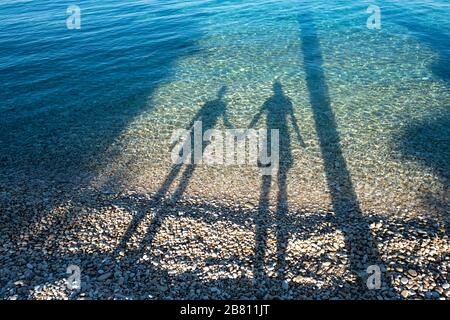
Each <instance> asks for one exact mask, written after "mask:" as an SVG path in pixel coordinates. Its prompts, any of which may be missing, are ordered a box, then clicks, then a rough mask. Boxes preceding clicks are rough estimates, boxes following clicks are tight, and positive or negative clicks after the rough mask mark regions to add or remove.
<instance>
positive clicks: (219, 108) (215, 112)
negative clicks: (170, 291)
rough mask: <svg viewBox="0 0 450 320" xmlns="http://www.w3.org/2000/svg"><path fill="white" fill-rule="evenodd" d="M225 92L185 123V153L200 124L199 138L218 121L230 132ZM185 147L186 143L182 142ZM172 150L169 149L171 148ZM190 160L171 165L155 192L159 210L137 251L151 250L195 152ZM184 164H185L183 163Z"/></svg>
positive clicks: (190, 171)
mask: <svg viewBox="0 0 450 320" xmlns="http://www.w3.org/2000/svg"><path fill="white" fill-rule="evenodd" d="M226 92H227V87H226V86H222V87H221V88H220V89H219V91H218V93H217V98H216V99H214V100H211V101H207V102H206V103H205V104H204V105H203V106H202V107H201V108H200V110H199V111H198V112H197V113H196V114H195V116H194V117H193V118H192V120H191V122H190V123H189V126H188V128H189V129H188V130H189V133H188V135H190V139H187V141H189V143H190V145H189V146H187V147H189V150H193V149H195V148H196V146H195V145H193V144H195V135H196V134H199V133H198V132H196V130H194V129H196V128H197V129H198V127H197V125H198V124H201V126H200V128H201V129H200V134H201V138H203V136H204V134H205V132H207V131H208V130H210V129H213V128H214V127H215V126H216V124H217V122H218V121H219V119H220V118H222V119H223V123H224V126H225V127H227V128H231V127H232V125H231V123H230V121H229V119H228V116H227V105H226V103H225V101H224V97H225V94H226ZM199 142H200V143H201V146H200V150H201V155H202V154H203V152H204V151H205V149H206V147H207V146H208V143H205V142H203V139H200V141H199ZM185 143H186V142H185ZM172 147H173V145H172ZM188 156H189V157H190V162H189V163H188V164H185V163H177V164H174V165H173V166H172V168H171V170H170V172H169V174H168V175H167V177H166V179H165V180H164V182H163V183H162V185H161V187H160V188H159V189H158V191H157V192H156V194H155V196H154V197H153V199H152V202H155V201H156V202H161V210H160V211H159V212H158V213H157V214H156V215H155V217H154V218H153V220H152V223H151V224H150V226H149V227H148V230H147V232H146V235H145V237H144V240H143V241H142V243H141V246H140V248H143V247H144V246H151V243H152V241H153V238H154V236H155V235H156V233H157V232H158V230H159V228H160V227H161V225H162V223H163V222H164V220H165V219H166V218H167V216H168V215H169V213H170V210H168V206H171V205H172V204H173V203H175V202H177V201H178V200H179V199H180V197H181V196H182V195H183V193H184V192H185V190H186V188H187V186H188V184H189V181H190V180H191V178H192V175H193V173H194V171H195V169H196V168H197V165H198V163H197V160H198V159H196V155H195V152H190V153H189V154H188ZM183 162H186V161H183ZM183 167H185V169H184V171H183V173H182V174H181V176H180V178H179V179H178V185H177V187H176V188H175V191H174V192H173V194H172V196H171V197H170V200H169V202H166V201H163V200H164V197H165V196H166V194H167V193H168V192H169V189H170V187H171V186H172V185H173V184H174V182H175V180H176V179H177V177H178V175H179V173H180V172H181V171H182V168H183ZM149 208H150V204H149V206H148V207H147V208H144V210H142V211H141V212H140V213H138V214H137V215H136V216H135V217H133V220H132V222H131V223H130V225H129V227H128V229H127V231H126V232H125V234H124V236H123V237H122V239H121V241H120V244H119V245H118V246H117V249H116V251H118V250H121V249H123V248H124V247H125V246H126V243H127V242H128V241H129V240H130V238H131V237H132V235H133V234H134V233H135V232H136V229H137V226H138V225H139V224H140V222H141V221H142V220H143V219H144V217H145V216H146V214H147V211H148V210H149Z"/></svg>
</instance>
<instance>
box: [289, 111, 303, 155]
mask: <svg viewBox="0 0 450 320" xmlns="http://www.w3.org/2000/svg"><path fill="white" fill-rule="evenodd" d="M290 113H291V120H292V126H293V127H294V130H295V134H296V135H297V139H298V142H299V143H300V145H301V146H302V147H303V148H305V147H306V144H305V141H304V140H303V138H302V135H301V133H300V128H299V127H298V123H297V118H296V117H295V114H294V110H293V109H292V108H291V112H290Z"/></svg>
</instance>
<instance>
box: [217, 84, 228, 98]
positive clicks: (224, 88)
mask: <svg viewBox="0 0 450 320" xmlns="http://www.w3.org/2000/svg"><path fill="white" fill-rule="evenodd" d="M227 90H228V88H227V86H222V87H221V88H220V89H219V91H218V92H217V98H219V99H222V98H223V97H224V96H225V94H226V93H227Z"/></svg>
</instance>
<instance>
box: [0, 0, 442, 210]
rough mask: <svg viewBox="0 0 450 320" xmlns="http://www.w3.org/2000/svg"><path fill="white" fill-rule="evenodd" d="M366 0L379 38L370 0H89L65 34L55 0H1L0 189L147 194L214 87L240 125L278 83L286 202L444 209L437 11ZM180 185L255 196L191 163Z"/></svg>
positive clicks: (193, 190)
mask: <svg viewBox="0 0 450 320" xmlns="http://www.w3.org/2000/svg"><path fill="white" fill-rule="evenodd" d="M377 3H378V5H379V6H380V7H381V14H382V17H381V19H382V20H381V23H382V26H381V29H380V30H369V29H368V28H367V26H366V20H367V18H368V17H369V14H368V13H366V9H367V7H368V6H369V5H370V4H372V2H371V1H362V2H358V4H349V2H348V1H337V0H333V1H327V2H326V3H323V1H291V0H283V1H275V0H271V1H270V0H258V1H252V3H248V2H247V1H190V2H188V3H187V2H181V1H128V2H123V1H111V0H108V1H102V2H101V3H100V2H95V1H90V0H89V1H84V2H83V3H82V4H80V7H81V29H80V30H68V29H67V28H66V22H65V19H66V17H67V14H66V8H67V3H66V2H64V1H60V0H51V1H46V2H45V3H42V2H37V1H3V2H2V4H1V5H0V20H1V21H2V28H1V29H0V44H1V48H2V49H1V54H0V79H1V82H2V90H1V91H0V98H1V101H2V104H1V105H0V111H1V113H2V117H1V119H0V123H1V128H2V130H1V132H0V151H1V152H0V163H1V167H2V170H1V176H0V177H1V180H0V181H1V184H0V187H1V188H2V189H5V190H8V188H10V186H11V184H12V182H11V181H13V180H14V181H15V182H17V181H19V183H20V182H21V181H22V182H23V181H26V182H27V183H28V182H29V180H28V179H29V177H34V178H36V179H37V180H40V181H41V180H43V181H45V183H46V184H51V183H53V181H55V179H56V180H59V181H62V182H68V183H73V181H83V182H79V184H80V186H81V185H82V184H83V185H84V184H85V183H88V184H90V183H94V184H95V185H96V186H100V187H106V186H107V188H118V189H120V188H125V189H133V190H134V189H137V190H140V192H150V191H156V190H158V188H159V187H160V186H161V184H163V183H164V181H167V177H168V174H169V172H170V170H171V169H173V167H172V165H171V163H170V151H169V143H168V140H169V138H170V135H171V133H172V131H173V130H174V129H178V128H185V127H186V126H187V125H188V124H189V123H190V122H191V119H192V118H193V117H194V115H195V114H196V113H197V112H198V111H199V110H200V109H201V108H202V106H204V105H205V103H207V102H208V101H214V100H215V99H217V98H216V94H217V92H218V90H219V89H220V88H221V87H222V86H226V87H227V93H226V95H225V97H224V98H223V102H224V103H225V105H226V109H227V115H228V117H229V121H230V122H231V123H232V125H233V126H234V127H235V128H247V127H248V126H249V124H250V123H251V121H252V119H253V117H254V116H255V114H257V113H258V110H259V109H260V108H261V106H262V105H264V103H265V102H266V101H267V100H268V99H270V98H271V96H273V94H274V93H273V90H272V86H273V83H274V82H276V81H278V82H279V83H281V85H282V90H283V95H284V96H285V97H287V98H288V99H289V101H291V103H292V106H293V110H294V114H295V118H296V122H297V124H298V127H299V131H300V134H301V137H302V139H303V141H304V143H305V145H302V144H301V143H299V141H298V139H297V135H296V133H295V131H294V127H293V123H292V122H288V123H287V125H288V130H289V134H288V136H289V140H290V147H289V149H290V150H289V151H290V152H291V153H292V155H293V163H292V168H290V170H288V172H286V174H287V177H288V187H289V188H288V201H289V203H290V205H297V206H308V205H317V206H322V207H326V206H330V205H331V204H332V203H333V199H335V198H336V194H339V196H342V197H348V199H350V201H358V202H360V203H361V206H362V208H363V209H364V210H371V209H381V210H383V211H390V210H394V211H395V210H401V209H410V208H421V209H423V208H425V209H426V210H430V211H432V210H435V209H436V208H437V209H438V210H448V194H449V193H448V178H449V171H450V169H449V165H448V159H449V158H450V148H449V146H450V141H449V139H450V134H449V133H450V132H449V130H450V129H449V127H450V126H449V123H450V116H449V108H450V91H449V83H450V67H449V65H450V41H449V40H450V19H449V14H448V13H449V9H450V5H449V4H448V3H447V2H446V1H442V0H439V1H408V2H406V1H378V2H377ZM261 119H262V120H261V121H260V122H259V123H258V124H257V127H259V128H264V127H267V123H265V120H264V119H265V117H262V118H261ZM289 121H290V120H289ZM280 125H283V124H280ZM272 126H273V125H272ZM216 127H217V128H223V127H224V123H223V121H222V119H220V120H219V121H218V122H217V124H216ZM284 139H286V137H284ZM281 141H283V138H282V140H281ZM185 182H186V183H187V187H186V190H185V191H184V195H186V196H187V195H189V194H198V195H199V196H201V197H203V198H204V199H209V198H220V199H222V198H230V199H233V200H235V201H244V202H246V201H248V202H251V203H257V201H258V197H259V191H260V188H261V186H260V184H261V177H260V175H259V173H258V169H257V168H254V167H249V166H239V167H238V166H233V167H210V166H200V167H199V168H196V170H195V171H194V172H193V173H192V174H191V176H189V178H188V179H187V181H185ZM45 183H44V184H45ZM77 183H78V182H77ZM75 184H76V183H75Z"/></svg>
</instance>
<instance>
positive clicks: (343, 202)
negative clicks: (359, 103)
mask: <svg viewBox="0 0 450 320" xmlns="http://www.w3.org/2000/svg"><path fill="white" fill-rule="evenodd" d="M298 22H299V25H300V40H301V44H302V52H301V56H302V59H303V62H304V68H305V73H306V85H307V88H308V91H309V98H310V103H311V108H312V111H313V114H314V121H315V127H316V132H317V135H318V138H319V144H320V150H321V153H322V158H323V162H324V167H325V175H326V180H327V185H328V189H329V192H330V195H331V200H332V206H333V209H334V212H335V214H336V223H337V224H338V228H339V229H340V230H341V231H342V232H343V234H344V237H345V245H346V250H347V252H348V256H349V262H350V268H351V272H352V273H353V274H354V275H355V276H356V277H357V278H358V279H360V280H361V281H358V285H359V288H358V287H357V289H358V290H362V291H367V290H368V288H367V286H366V284H365V281H363V278H362V277H361V274H364V273H365V272H366V270H367V267H369V266H370V265H378V266H379V267H380V268H381V267H382V260H381V258H380V254H379V252H378V250H377V247H376V243H375V241H374V239H373V237H372V235H371V230H370V228H369V226H368V223H367V222H366V221H365V219H364V217H363V216H362V212H361V209H360V206H359V203H358V199H357V195H356V193H355V191H354V189H353V183H352V179H351V176H350V172H349V170H348V168H347V162H346V160H345V158H344V155H343V153H342V149H341V144H340V137H339V132H338V129H337V126H336V119H335V116H334V113H333V110H332V107H331V103H330V96H329V90H328V85H327V83H326V79H325V74H324V71H323V57H322V53H321V48H320V42H319V38H318V35H317V30H316V27H315V25H314V21H313V18H312V16H311V15H310V14H309V13H308V12H303V13H301V14H300V15H299V16H298ZM386 278H387V277H386ZM386 281H387V279H384V281H383V282H384V283H383V285H385V286H386V285H388V287H390V286H389V283H386Z"/></svg>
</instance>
